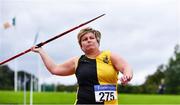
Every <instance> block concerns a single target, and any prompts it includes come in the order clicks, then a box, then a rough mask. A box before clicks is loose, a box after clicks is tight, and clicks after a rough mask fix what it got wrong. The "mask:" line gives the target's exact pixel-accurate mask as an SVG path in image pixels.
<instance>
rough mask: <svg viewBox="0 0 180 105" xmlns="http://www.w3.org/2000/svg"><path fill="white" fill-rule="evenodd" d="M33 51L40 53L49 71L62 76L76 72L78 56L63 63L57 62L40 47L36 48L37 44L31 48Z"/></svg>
mask: <svg viewBox="0 0 180 105" xmlns="http://www.w3.org/2000/svg"><path fill="white" fill-rule="evenodd" d="M31 50H32V51H33V52H36V53H39V54H40V56H41V58H42V60H43V63H44V65H45V66H46V68H47V69H48V71H49V72H51V73H52V74H55V75H60V76H67V75H72V74H74V73H75V68H76V67H75V66H76V63H77V61H78V60H77V59H78V58H77V57H74V58H71V59H69V60H67V61H66V62H64V63H62V64H56V63H55V62H54V61H53V60H52V58H51V57H50V56H48V54H47V53H46V52H45V51H44V50H43V49H42V48H41V47H40V48H36V47H35V46H34V47H32V48H31Z"/></svg>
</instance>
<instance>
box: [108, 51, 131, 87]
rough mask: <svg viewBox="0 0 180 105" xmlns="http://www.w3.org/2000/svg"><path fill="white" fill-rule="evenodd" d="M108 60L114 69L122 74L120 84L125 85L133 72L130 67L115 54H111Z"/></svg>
mask: <svg viewBox="0 0 180 105" xmlns="http://www.w3.org/2000/svg"><path fill="white" fill-rule="evenodd" d="M110 58H111V61H112V64H113V66H114V68H115V69H116V70H117V71H120V72H121V73H122V74H123V76H122V77H121V78H120V81H121V83H122V84H123V85H126V84H127V83H128V82H129V81H130V80H131V79H132V77H133V72H132V69H131V67H130V65H129V64H128V63H127V62H126V61H125V60H124V59H123V58H121V57H120V56H119V55H117V54H114V53H111V56H110Z"/></svg>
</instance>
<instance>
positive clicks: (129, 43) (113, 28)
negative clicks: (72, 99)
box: [0, 0, 180, 85]
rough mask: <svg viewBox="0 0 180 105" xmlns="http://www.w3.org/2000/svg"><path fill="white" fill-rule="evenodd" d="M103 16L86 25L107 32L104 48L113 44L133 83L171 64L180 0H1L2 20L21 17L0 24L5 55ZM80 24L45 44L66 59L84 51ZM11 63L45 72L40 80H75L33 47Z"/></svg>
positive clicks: (57, 59) (179, 25) (0, 42)
mask: <svg viewBox="0 0 180 105" xmlns="http://www.w3.org/2000/svg"><path fill="white" fill-rule="evenodd" d="M104 13H105V14H106V15H105V16H104V17H102V18H100V19H98V20H96V21H94V22H92V23H90V24H88V25H86V26H90V27H92V28H95V29H97V30H99V31H101V33H102V39H101V46H100V49H101V50H107V49H110V50H111V51H112V52H115V53H117V54H119V55H120V56H121V57H123V58H124V59H125V60H126V61H127V62H128V63H129V64H130V65H131V66H132V68H133V71H134V78H133V80H132V81H131V82H130V83H131V84H142V83H143V82H144V80H145V78H146V76H147V75H150V74H152V73H154V72H155V71H156V68H157V67H158V66H159V65H161V64H167V63H168V59H169V58H170V57H172V56H173V51H174V47H175V45H176V44H177V43H180V37H179V34H180V20H179V18H180V2H179V1H178V0H98V1H97V0H0V17H1V18H0V24H3V23H4V22H6V21H10V20H11V19H12V18H13V17H16V26H15V27H11V28H9V29H6V30H5V29H3V26H2V25H1V26H0V33H1V34H0V61H2V60H4V59H7V58H9V57H11V56H13V55H15V54H17V53H18V52H21V51H24V50H26V49H28V48H30V47H31V46H32V45H33V41H34V37H35V34H36V33H37V32H39V37H38V40H37V42H38V43H39V42H41V41H45V40H47V39H49V38H51V37H54V36H55V35H57V34H59V33H62V32H64V31H66V30H67V29H70V28H72V27H74V26H77V25H79V24H81V23H83V22H85V21H87V20H89V19H92V18H94V17H96V16H98V15H101V14H104ZM79 30H80V29H77V30H75V31H73V32H71V33H69V34H68V35H66V36H63V37H61V38H59V39H57V40H55V41H53V42H50V43H49V44H47V45H45V46H44V47H43V48H44V49H45V50H46V51H47V52H48V53H49V55H50V56H51V57H52V58H53V59H54V60H55V62H56V63H61V62H63V61H65V60H67V59H69V58H71V57H74V56H80V55H81V54H83V52H82V51H81V50H80V47H79V45H78V42H77V38H76V35H77V33H78V31H79ZM7 64H8V65H9V66H10V67H11V68H12V69H17V70H26V71H27V72H30V73H33V74H35V75H36V76H40V81H41V83H45V82H46V83H62V84H67V85H69V84H74V83H76V78H75V76H74V75H73V76H68V77H60V76H53V75H52V74H50V73H49V72H48V71H47V70H46V68H45V67H44V66H43V64H42V61H41V60H40V58H39V56H38V55H37V54H35V53H28V54H26V55H23V56H21V57H19V58H18V59H16V60H13V61H11V62H9V63H7Z"/></svg>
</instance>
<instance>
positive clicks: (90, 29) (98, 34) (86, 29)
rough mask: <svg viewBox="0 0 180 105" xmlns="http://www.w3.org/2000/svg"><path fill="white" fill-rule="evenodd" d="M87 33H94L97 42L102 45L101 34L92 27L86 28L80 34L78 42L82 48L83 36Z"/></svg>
mask: <svg viewBox="0 0 180 105" xmlns="http://www.w3.org/2000/svg"><path fill="white" fill-rule="evenodd" d="M87 33H93V34H94V35H95V37H96V40H97V42H98V43H99V44H100V39H101V33H100V32H99V31H98V30H95V29H93V28H91V27H87V28H84V29H81V30H80V31H79V33H78V36H77V38H78V42H79V45H80V46H81V38H82V36H84V35H85V34H87Z"/></svg>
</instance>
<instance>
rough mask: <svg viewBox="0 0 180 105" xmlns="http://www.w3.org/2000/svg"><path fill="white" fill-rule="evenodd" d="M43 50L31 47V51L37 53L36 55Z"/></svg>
mask: <svg viewBox="0 0 180 105" xmlns="http://www.w3.org/2000/svg"><path fill="white" fill-rule="evenodd" d="M41 50H42V48H41V47H38V46H33V47H31V51H33V52H35V53H39V52H40V51H41Z"/></svg>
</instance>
